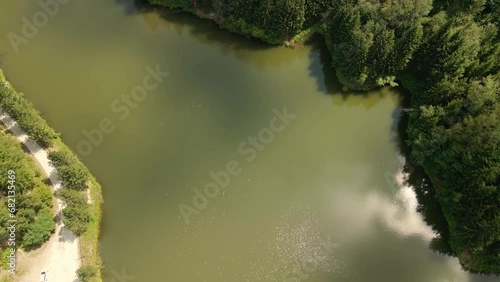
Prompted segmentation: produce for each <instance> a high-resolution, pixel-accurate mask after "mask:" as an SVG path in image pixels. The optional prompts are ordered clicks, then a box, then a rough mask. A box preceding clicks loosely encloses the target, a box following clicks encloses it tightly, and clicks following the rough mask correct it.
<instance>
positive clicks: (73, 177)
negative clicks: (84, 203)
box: [48, 150, 90, 190]
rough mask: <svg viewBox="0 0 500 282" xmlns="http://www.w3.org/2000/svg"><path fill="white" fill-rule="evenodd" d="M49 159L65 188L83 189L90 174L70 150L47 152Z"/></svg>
mask: <svg viewBox="0 0 500 282" xmlns="http://www.w3.org/2000/svg"><path fill="white" fill-rule="evenodd" d="M48 157H49V160H50V161H51V163H52V165H53V166H54V167H55V168H57V170H58V171H59V179H60V180H61V182H62V184H63V185H64V186H65V187H66V188H70V189H75V190H83V189H85V188H87V184H86V182H87V180H88V178H89V176H90V173H89V171H88V169H87V168H86V167H85V166H84V165H83V164H82V163H81V162H80V160H78V159H77V158H76V157H75V156H73V155H72V154H71V152H69V151H66V150H60V151H53V152H50V153H49V156H48Z"/></svg>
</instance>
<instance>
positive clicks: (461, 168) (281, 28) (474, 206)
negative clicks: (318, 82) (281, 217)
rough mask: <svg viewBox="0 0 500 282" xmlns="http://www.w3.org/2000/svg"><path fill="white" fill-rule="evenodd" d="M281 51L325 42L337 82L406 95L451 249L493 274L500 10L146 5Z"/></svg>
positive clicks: (243, 2) (400, 4)
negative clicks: (316, 39)
mask: <svg viewBox="0 0 500 282" xmlns="http://www.w3.org/2000/svg"><path fill="white" fill-rule="evenodd" d="M149 1H150V3H152V4H157V5H163V6H168V7H170V8H178V9H182V10H184V11H188V12H191V13H194V14H197V15H198V16H200V17H203V18H209V19H213V20H215V21H216V22H217V23H218V24H220V26H221V27H223V28H226V29H228V30H230V31H233V32H238V33H241V34H245V35H247V36H252V37H256V38H260V39H262V40H264V41H267V42H269V43H278V44H283V43H285V42H290V41H292V40H294V39H295V38H297V36H298V35H300V34H303V33H304V32H307V31H311V30H312V31H315V32H317V33H320V34H322V35H323V36H324V38H325V42H326V45H327V46H328V49H329V51H330V54H331V56H332V61H333V66H332V67H333V68H335V70H336V73H337V77H338V79H339V81H340V82H341V83H342V84H343V85H344V86H345V88H346V89H354V90H368V89H372V88H374V87H379V86H384V85H390V86H395V85H397V84H398V83H401V84H402V85H403V86H404V87H405V88H407V89H408V90H409V91H410V92H411V95H412V97H411V109H409V111H410V118H409V123H408V128H407V132H408V140H407V141H408V144H409V145H410V147H411V149H412V154H413V155H414V157H415V158H416V160H417V161H418V162H419V163H420V164H421V165H422V166H423V168H424V169H425V171H426V172H427V174H428V175H429V177H430V179H431V181H432V183H433V186H434V190H435V192H436V195H437V197H438V200H439V203H440V205H441V208H442V211H443V214H444V216H445V218H446V220H447V222H448V226H449V233H450V242H449V243H450V246H451V247H452V249H453V251H454V253H455V254H456V255H457V257H459V259H460V261H461V263H462V264H463V265H464V266H465V267H467V268H469V269H471V270H474V271H480V272H487V273H497V274H498V273H500V188H499V185H500V101H499V99H500V93H499V89H500V87H499V86H500V85H499V84H500V74H499V70H500V62H499V60H500V59H499V58H500V42H499V32H498V24H499V19H500V1H496V0H436V1H432V0H385V1H384V0H336V1H323V0H293V1H292V0H232V1H229V0H198V1H188V0H149Z"/></svg>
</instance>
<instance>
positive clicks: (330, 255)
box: [0, 0, 498, 282]
mask: <svg viewBox="0 0 500 282" xmlns="http://www.w3.org/2000/svg"><path fill="white" fill-rule="evenodd" d="M41 2H42V3H45V2H46V1H41ZM62 2H64V1H62V0H61V3H62ZM56 8H57V9H56ZM47 9H48V10H44V9H43V8H42V7H41V6H40V4H38V3H37V1H27V0H22V1H21V0H18V1H3V2H2V3H1V4H0V34H1V35H2V36H1V37H0V54H1V55H0V56H1V57H0V59H1V61H0V68H2V69H3V70H4V72H5V74H6V76H7V78H8V79H9V80H10V82H11V83H12V84H13V85H14V86H15V87H16V88H17V89H18V90H20V91H22V92H24V93H25V95H26V97H27V98H28V99H29V100H30V101H32V102H33V103H34V104H35V106H36V108H37V109H39V110H40V111H41V113H42V114H43V116H44V117H45V118H46V119H47V120H48V122H49V124H50V125H52V126H53V127H54V128H55V129H56V130H57V131H58V132H60V133H61V136H62V138H63V140H64V141H65V142H66V144H68V145H69V146H70V147H71V148H72V149H73V150H74V151H75V152H77V153H78V154H79V155H80V157H81V159H82V161H83V162H84V163H85V164H86V165H87V166H88V167H89V168H90V169H91V171H92V173H93V174H94V175H95V176H96V177H97V178H98V180H99V181H100V182H101V184H102V186H103V196H104V200H105V203H104V206H103V223H102V232H101V239H100V253H101V256H102V260H103V264H104V265H105V268H104V271H103V273H104V281H147V282H155V281H158V282H162V281H180V282H191V281H207V282H226V281H227V282H234V281H320V282H323V281H325V282H326V281H339V282H342V281H349V282H351V281H353V282H358V281H359V282H365V281H374V282H387V281H389V282H392V281H394V282H399V281H408V282H412V281H414V282H427V281H432V282H434V281H435V282H462V281H463V282H479V281H481V282H486V281H495V279H498V278H491V277H490V278H488V277H484V276H479V275H472V274H469V273H468V272H465V271H463V270H461V268H460V264H459V263H458V260H457V259H456V258H453V257H449V256H445V255H441V254H438V253H436V252H434V251H433V250H432V249H430V248H429V242H430V240H431V239H432V238H433V237H435V236H436V235H435V233H434V231H432V229H431V227H429V226H428V225H427V224H426V223H425V222H424V221H423V219H422V216H421V215H420V214H419V213H418V212H417V211H416V208H417V205H418V203H417V202H416V198H415V193H414V192H413V190H412V188H411V187H409V186H407V185H405V184H404V181H402V180H403V178H404V174H403V173H402V171H401V169H402V167H403V165H404V158H403V157H402V156H401V152H400V142H401V141H400V137H399V136H400V133H399V130H398V122H399V121H400V117H401V114H402V107H401V103H402V100H403V98H402V95H401V93H399V92H400V90H398V89H389V88H382V89H379V90H376V91H372V92H368V93H351V92H342V91H341V86H340V84H339V83H338V81H337V80H336V79H335V73H334V71H333V70H332V69H331V67H330V65H331V61H329V59H328V53H327V51H326V50H325V47H324V46H323V45H322V43H321V40H319V39H318V38H313V39H311V40H309V41H308V42H307V43H306V44H304V45H303V46H297V47H295V48H293V49H292V48H285V47H274V46H269V45H266V44H264V43H260V42H258V41H256V40H251V39H247V38H245V37H242V36H239V35H235V34H230V33H228V32H226V31H224V30H220V29H219V28H218V27H217V26H216V25H215V24H214V23H212V22H210V21H206V20H201V19H197V18H195V17H194V16H191V15H188V14H184V13H178V12H175V11H169V10H165V9H161V8H150V7H147V6H145V5H143V4H140V3H139V2H137V1H133V0H116V1H95V0H94V1H68V0H65V2H64V4H58V5H57V7H56V6H53V7H49V8H47ZM47 11H48V12H47ZM49 12H50V13H49ZM44 14H45V17H44V16H43V15H44ZM496 281H498V280H496Z"/></svg>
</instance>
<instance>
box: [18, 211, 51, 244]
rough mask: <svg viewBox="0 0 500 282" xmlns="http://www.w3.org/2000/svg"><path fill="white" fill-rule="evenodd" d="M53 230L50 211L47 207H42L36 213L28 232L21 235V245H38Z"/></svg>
mask: <svg viewBox="0 0 500 282" xmlns="http://www.w3.org/2000/svg"><path fill="white" fill-rule="evenodd" d="M54 230H55V223H54V219H53V218H52V212H51V211H50V210H49V209H43V210H41V211H40V213H39V214H38V216H37V218H36V220H35V222H34V223H33V224H32V225H31V226H30V228H29V229H28V232H27V233H26V234H24V236H23V243H22V245H23V246H26V247H35V246H40V245H41V244H42V243H43V242H44V241H45V240H47V238H49V237H50V235H51V234H52V232H54Z"/></svg>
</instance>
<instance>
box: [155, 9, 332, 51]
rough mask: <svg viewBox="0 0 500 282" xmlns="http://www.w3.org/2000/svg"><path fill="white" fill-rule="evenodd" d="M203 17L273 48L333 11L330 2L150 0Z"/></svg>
mask: <svg viewBox="0 0 500 282" xmlns="http://www.w3.org/2000/svg"><path fill="white" fill-rule="evenodd" d="M149 2H150V3H151V4H157V5H162V6H166V7H169V8H180V9H182V10H184V11H188V12H191V13H196V14H199V15H203V14H206V13H212V14H214V15H216V16H215V18H216V21H217V22H219V23H220V24H221V26H222V27H224V28H226V29H228V30H230V31H232V32H237V33H241V34H244V35H248V36H252V37H256V38H259V39H262V40H264V41H266V42H269V43H272V44H280V43H283V42H285V41H289V40H290V39H291V38H293V37H294V36H296V35H297V34H298V33H299V32H300V31H302V30H306V29H309V28H311V27H313V26H316V25H318V24H319V23H320V22H322V21H323V19H324V18H325V17H326V15H327V14H328V12H329V11H330V8H331V1H327V0H233V1H229V0H204V1H188V0H149Z"/></svg>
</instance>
